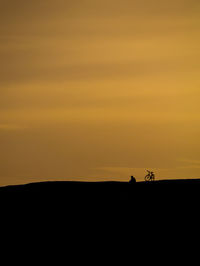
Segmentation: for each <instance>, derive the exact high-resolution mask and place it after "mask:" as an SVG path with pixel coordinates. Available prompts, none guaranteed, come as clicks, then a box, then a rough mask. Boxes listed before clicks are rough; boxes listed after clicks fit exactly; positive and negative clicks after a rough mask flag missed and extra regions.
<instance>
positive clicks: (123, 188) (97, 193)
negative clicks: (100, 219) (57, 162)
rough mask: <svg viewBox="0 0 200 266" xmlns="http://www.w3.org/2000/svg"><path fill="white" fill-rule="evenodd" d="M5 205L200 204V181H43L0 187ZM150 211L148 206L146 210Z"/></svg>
mask: <svg viewBox="0 0 200 266" xmlns="http://www.w3.org/2000/svg"><path fill="white" fill-rule="evenodd" d="M0 199H1V204H2V203H8V204H12V205H13V204H18V206H19V207H22V206H25V205H27V204H29V206H30V204H32V205H34V206H40V207H41V206H43V207H44V208H45V206H46V207H47V206H48V207H49V206H51V207H52V208H53V207H55V206H64V207H65V208H70V207H71V208H73V207H75V208H82V207H84V208H92V207H94V206H95V207H107V208H117V207H124V208H125V207H128V208H130V207H133V206H134V207H135V208H136V207H137V206H141V205H142V206H143V207H144V206H148V207H151V206H155V205H158V204H159V203H162V205H163V206H164V205H167V204H168V205H169V204H171V205H172V204H177V205H179V206H185V207H186V206H187V205H193V206H194V205H195V206H197V205H198V206H199V203H200V179H193V180H192V179H190V180H162V181H154V182H137V183H135V184H131V183H128V182H42V183H31V184H26V185H18V186H7V187H1V188H0ZM146 208H147V207H146Z"/></svg>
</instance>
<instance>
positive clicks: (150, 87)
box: [0, 0, 200, 185]
mask: <svg viewBox="0 0 200 266" xmlns="http://www.w3.org/2000/svg"><path fill="white" fill-rule="evenodd" d="M145 169H151V170H153V171H155V173H156V178H157V179H168V178H170V179H172V178H200V1H199V0H168V1H164V0H73V1H72V0H71V1H69V0H42V1H41V0H28V1H27V0H0V185H8V184H20V183H30V182H38V181H44V180H85V181H87V180H90V181H97V180H102V181H103V180H124V181H127V180H128V179H129V177H130V175H134V176H135V177H136V179H137V180H138V181H140V180H143V179H144V176H145V174H146V173H145Z"/></svg>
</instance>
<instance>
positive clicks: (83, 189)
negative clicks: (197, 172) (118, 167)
mask: <svg viewBox="0 0 200 266" xmlns="http://www.w3.org/2000/svg"><path fill="white" fill-rule="evenodd" d="M199 210H200V179H199V180H173V181H155V182H150V183H146V182H137V183H135V184H131V183H128V182H97V183H96V182H95V183H88V182H43V183H32V184H27V185H19V186H8V187H1V188H0V219H1V222H2V221H3V222H4V226H1V229H2V230H3V228H6V227H7V224H8V225H9V230H12V232H13V231H14V232H19V234H20V232H21V231H20V230H23V231H24V228H26V230H27V237H29V234H32V235H33V234H34V233H33V232H35V231H34V230H35V229H34V228H37V233H36V235H37V236H38V232H42V233H40V236H39V238H40V237H41V235H42V234H44V232H46V234H47V236H48V237H49V238H50V239H51V238H52V232H53V231H54V234H56V235H61V236H62V235H63V234H65V238H66V239H68V236H69V235H70V234H71V235H72V236H74V234H75V233H76V234H77V232H78V234H79V235H82V234H83V233H84V235H85V236H84V239H87V235H88V232H90V234H94V237H95V234H97V232H98V236H99V237H101V236H100V235H101V233H100V232H102V228H106V231H104V236H105V232H108V233H109V232H110V231H111V230H112V232H113V234H114V235H115V237H118V236H119V230H120V231H121V234H122V235H126V236H129V235H130V234H132V240H131V241H135V240H134V237H135V236H136V235H137V234H138V232H139V235H140V234H141V232H142V234H143V235H145V234H148V232H151V234H152V235H151V241H152V240H153V238H154V232H155V229H156V228H157V235H158V234H159V235H161V236H162V234H165V235H166V236H167V234H168V233H167V231H166V228H168V227H173V230H174V231H175V234H177V232H178V231H179V233H180V234H181V235H183V236H184V235H185V233H183V232H185V228H188V230H189V231H191V230H192V228H193V227H194V225H195V224H196V227H195V228H196V229H195V230H196V231H195V232H197V231H198V230H199V229H198V228H199V223H200V219H199ZM19 228H20V229H19ZM38 228H39V229H38ZM86 228H89V229H87V230H86ZM138 228H139V229H140V230H138ZM158 228H161V229H159V230H158ZM180 228H183V229H180ZM88 230H89V231H88ZM116 232H118V233H116ZM106 237H107V233H106ZM173 237H174V235H173ZM39 238H38V239H39ZM73 238H74V237H73ZM95 238H97V237H95ZM17 239H18V238H17ZM66 241H67V240H66ZM122 244H123V243H121V244H120V245H122Z"/></svg>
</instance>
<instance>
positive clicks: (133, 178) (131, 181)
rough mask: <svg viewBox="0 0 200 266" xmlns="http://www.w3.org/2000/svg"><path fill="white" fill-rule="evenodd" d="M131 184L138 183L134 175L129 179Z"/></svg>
mask: <svg viewBox="0 0 200 266" xmlns="http://www.w3.org/2000/svg"><path fill="white" fill-rule="evenodd" d="M129 183H130V184H135V183H136V179H135V177H134V176H131V179H130V180H129Z"/></svg>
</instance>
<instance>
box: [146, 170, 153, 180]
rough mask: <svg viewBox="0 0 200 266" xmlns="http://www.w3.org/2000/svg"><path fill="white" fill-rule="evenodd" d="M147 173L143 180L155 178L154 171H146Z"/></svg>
mask: <svg viewBox="0 0 200 266" xmlns="http://www.w3.org/2000/svg"><path fill="white" fill-rule="evenodd" d="M147 172H148V174H147V175H146V176H145V178H144V179H145V181H154V180H155V174H154V172H151V171H148V170H147Z"/></svg>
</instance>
